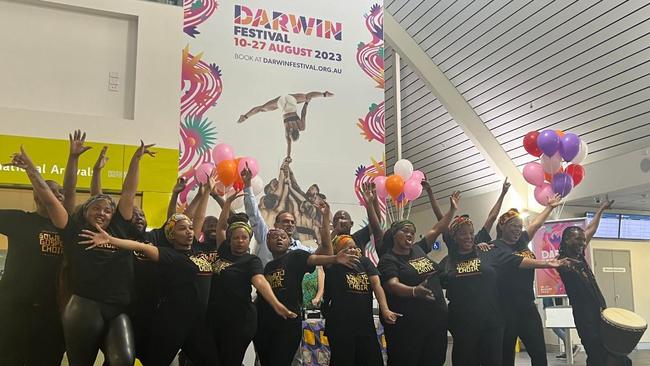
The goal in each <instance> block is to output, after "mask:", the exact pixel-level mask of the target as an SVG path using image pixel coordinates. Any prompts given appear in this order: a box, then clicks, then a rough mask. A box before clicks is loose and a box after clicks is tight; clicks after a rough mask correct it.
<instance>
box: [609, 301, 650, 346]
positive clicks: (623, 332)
mask: <svg viewBox="0 0 650 366" xmlns="http://www.w3.org/2000/svg"><path fill="white" fill-rule="evenodd" d="M600 318H601V320H602V321H601V335H602V339H603V344H604V345H605V348H606V349H607V350H608V351H609V352H611V353H612V354H615V355H620V356H625V355H628V354H629V353H630V352H632V350H634V347H636V345H637V343H639V340H640V339H641V336H643V333H644V332H645V330H646V329H647V328H648V323H647V322H646V321H645V319H643V318H642V317H640V316H639V315H637V314H636V313H634V312H631V311H629V310H625V309H620V308H607V309H605V310H603V312H602V313H601V315H600Z"/></svg>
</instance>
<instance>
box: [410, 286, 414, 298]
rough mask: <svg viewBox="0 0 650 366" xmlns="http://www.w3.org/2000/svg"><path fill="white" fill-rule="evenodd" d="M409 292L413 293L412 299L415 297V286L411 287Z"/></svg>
mask: <svg viewBox="0 0 650 366" xmlns="http://www.w3.org/2000/svg"><path fill="white" fill-rule="evenodd" d="M411 291H412V292H413V297H415V286H413V287H411Z"/></svg>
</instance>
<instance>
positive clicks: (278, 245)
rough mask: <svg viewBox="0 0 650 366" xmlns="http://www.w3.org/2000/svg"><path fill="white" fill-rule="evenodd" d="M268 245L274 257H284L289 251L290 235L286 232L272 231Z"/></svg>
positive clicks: (267, 240)
mask: <svg viewBox="0 0 650 366" xmlns="http://www.w3.org/2000/svg"><path fill="white" fill-rule="evenodd" d="M266 245H267V247H268V248H269V251H270V252H271V253H273V254H274V255H277V256H279V255H282V254H284V253H286V252H287V251H288V250H289V235H287V233H286V232H285V231H284V230H272V231H270V232H269V235H268V236H267V238H266Z"/></svg>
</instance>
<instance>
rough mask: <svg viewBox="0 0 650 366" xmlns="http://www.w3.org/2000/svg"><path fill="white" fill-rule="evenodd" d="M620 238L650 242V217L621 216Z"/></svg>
mask: <svg viewBox="0 0 650 366" xmlns="http://www.w3.org/2000/svg"><path fill="white" fill-rule="evenodd" d="M620 238H621V239H641V240H650V216H649V215H628V214H621V233H620Z"/></svg>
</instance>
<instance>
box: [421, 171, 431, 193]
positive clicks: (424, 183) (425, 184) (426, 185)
mask: <svg viewBox="0 0 650 366" xmlns="http://www.w3.org/2000/svg"><path fill="white" fill-rule="evenodd" d="M420 184H421V185H422V188H424V189H426V190H427V191H430V190H431V184H429V180H428V179H427V175H426V174H424V179H422V182H420Z"/></svg>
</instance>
